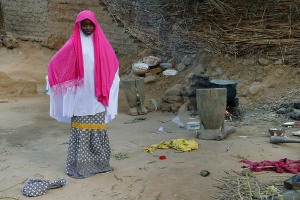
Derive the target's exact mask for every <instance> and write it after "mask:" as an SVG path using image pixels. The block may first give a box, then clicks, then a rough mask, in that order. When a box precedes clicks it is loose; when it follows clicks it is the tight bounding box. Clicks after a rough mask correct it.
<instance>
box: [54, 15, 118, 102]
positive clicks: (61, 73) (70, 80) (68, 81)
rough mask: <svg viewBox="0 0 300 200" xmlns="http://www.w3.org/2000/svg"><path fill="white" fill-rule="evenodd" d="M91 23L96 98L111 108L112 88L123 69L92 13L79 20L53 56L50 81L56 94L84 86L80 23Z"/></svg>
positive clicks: (78, 16) (77, 19) (78, 17)
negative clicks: (120, 67)
mask: <svg viewBox="0 0 300 200" xmlns="http://www.w3.org/2000/svg"><path fill="white" fill-rule="evenodd" d="M85 19H89V20H91V21H92V22H93V23H94V24H95V29H94V33H93V42H94V61H95V70H94V73H95V77H94V78H95V95H96V97H97V99H98V101H100V102H101V103H102V104H103V105H104V106H108V101H109V93H110V88H111V86H112V83H113V80H114V77H115V74H116V72H117V71H118V68H119V61H118V59H117V56H116V54H115V52H114V50H113V48H112V46H111V45H110V43H109V41H108V39H107V38H106V36H105V34H104V32H103V31H102V29H101V27H100V25H99V24H98V22H97V19H96V16H95V15H94V13H93V12H91V11H89V10H84V11H82V12H80V13H79V14H78V15H77V17H76V22H75V26H74V30H73V34H72V35H71V37H70V38H69V40H68V41H67V42H66V43H65V44H64V46H63V47H62V48H61V49H60V50H59V51H58V52H57V53H56V54H55V55H54V56H53V58H52V59H51V60H50V63H49V65H48V80H49V84H50V86H51V87H52V89H53V91H54V92H62V91H65V90H66V88H68V87H70V86H78V85H81V84H82V83H83V76H84V70H83V56H82V48H81V39H80V22H81V21H83V20H85Z"/></svg>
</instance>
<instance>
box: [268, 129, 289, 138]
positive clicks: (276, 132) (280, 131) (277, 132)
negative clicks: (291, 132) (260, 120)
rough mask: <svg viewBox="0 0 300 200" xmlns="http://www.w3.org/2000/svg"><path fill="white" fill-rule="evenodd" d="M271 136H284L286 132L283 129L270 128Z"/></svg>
mask: <svg viewBox="0 0 300 200" xmlns="http://www.w3.org/2000/svg"><path fill="white" fill-rule="evenodd" d="M268 131H269V134H270V136H279V137H280V136H284V134H285V130H284V129H283V128H269V129H268Z"/></svg>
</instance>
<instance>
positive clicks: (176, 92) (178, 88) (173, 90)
mask: <svg viewBox="0 0 300 200" xmlns="http://www.w3.org/2000/svg"><path fill="white" fill-rule="evenodd" d="M181 89H182V85H181V84H175V85H174V86H173V87H171V88H169V89H167V91H166V92H165V96H168V95H175V96H180V95H181Z"/></svg>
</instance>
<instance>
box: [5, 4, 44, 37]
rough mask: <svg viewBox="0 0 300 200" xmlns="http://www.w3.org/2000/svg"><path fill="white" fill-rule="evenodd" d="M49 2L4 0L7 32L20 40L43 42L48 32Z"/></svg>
mask: <svg viewBox="0 0 300 200" xmlns="http://www.w3.org/2000/svg"><path fill="white" fill-rule="evenodd" d="M47 5H48V1H47V0H26V1H25V0H15V1H10V0H2V3H1V7H2V11H3V17H4V25H5V31H6V33H7V34H13V35H14V36H17V37H18V38H20V39H29V40H32V41H42V40H43V38H44V37H45V35H46V33H47V31H48V8H47Z"/></svg>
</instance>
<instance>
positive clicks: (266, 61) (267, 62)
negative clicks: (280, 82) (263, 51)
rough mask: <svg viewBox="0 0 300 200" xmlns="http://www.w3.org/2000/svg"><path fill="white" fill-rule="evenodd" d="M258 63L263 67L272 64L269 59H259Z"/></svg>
mask: <svg viewBox="0 0 300 200" xmlns="http://www.w3.org/2000/svg"><path fill="white" fill-rule="evenodd" d="M258 62H259V63H260V64H261V65H268V64H269V63H270V61H269V60H268V59H265V58H259V59H258Z"/></svg>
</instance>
